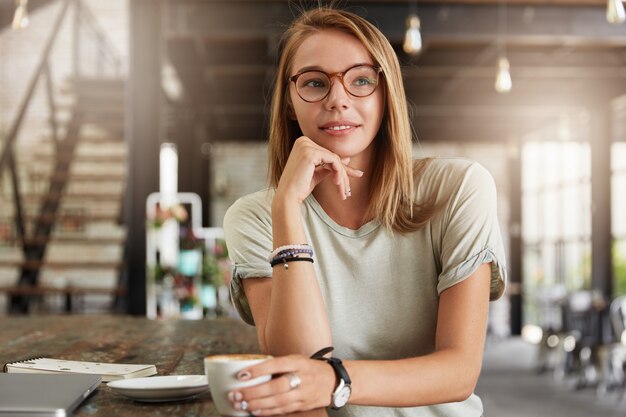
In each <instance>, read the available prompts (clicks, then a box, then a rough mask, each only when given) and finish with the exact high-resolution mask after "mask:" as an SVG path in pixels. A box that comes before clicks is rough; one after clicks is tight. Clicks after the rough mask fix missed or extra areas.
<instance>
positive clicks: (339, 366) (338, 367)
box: [322, 358, 352, 385]
mask: <svg viewBox="0 0 626 417" xmlns="http://www.w3.org/2000/svg"><path fill="white" fill-rule="evenodd" d="M322 359H323V360H325V361H326V362H328V363H329V364H330V365H331V366H332V367H333V369H334V370H335V375H336V376H337V379H339V378H341V379H343V382H344V383H345V384H346V385H350V384H351V383H352V381H351V380H350V376H348V371H346V368H345V366H343V363H342V362H341V359H339V358H322Z"/></svg>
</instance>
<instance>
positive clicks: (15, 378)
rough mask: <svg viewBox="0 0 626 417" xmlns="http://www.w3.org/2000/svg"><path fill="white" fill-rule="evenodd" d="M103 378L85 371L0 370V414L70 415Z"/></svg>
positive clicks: (56, 416) (55, 416) (21, 415)
mask: <svg viewBox="0 0 626 417" xmlns="http://www.w3.org/2000/svg"><path fill="white" fill-rule="evenodd" d="M101 379H102V378H101V377H100V376H99V375H83V374H60V375H54V374H6V373H0V416H3V417H4V416H12V417H15V416H19V417H47V416H50V417H66V416H67V417H69V416H71V415H72V412H73V411H74V409H75V408H76V407H78V405H79V404H80V403H81V402H82V401H83V400H84V399H85V398H87V397H88V396H89V395H90V394H91V393H92V392H94V391H95V390H96V389H97V388H98V386H99V385H100V380H101Z"/></svg>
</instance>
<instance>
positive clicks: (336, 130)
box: [320, 125, 359, 134]
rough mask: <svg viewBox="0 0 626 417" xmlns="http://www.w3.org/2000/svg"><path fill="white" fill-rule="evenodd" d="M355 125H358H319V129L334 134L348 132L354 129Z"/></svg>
mask: <svg viewBox="0 0 626 417" xmlns="http://www.w3.org/2000/svg"><path fill="white" fill-rule="evenodd" d="M357 127H359V125H337V126H322V127H320V129H321V130H323V131H325V132H327V133H330V134H336V133H343V132H349V131H351V130H354V129H356V128H357Z"/></svg>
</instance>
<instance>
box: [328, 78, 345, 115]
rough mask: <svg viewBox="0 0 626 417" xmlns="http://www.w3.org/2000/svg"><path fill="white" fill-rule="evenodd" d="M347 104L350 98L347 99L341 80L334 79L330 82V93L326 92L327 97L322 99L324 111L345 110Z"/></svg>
mask: <svg viewBox="0 0 626 417" xmlns="http://www.w3.org/2000/svg"><path fill="white" fill-rule="evenodd" d="M349 103H350V97H348V92H347V91H346V89H345V88H344V87H343V83H342V82H341V79H339V78H335V79H334V80H332V81H331V84H330V91H329V92H328V96H327V97H326V98H325V99H324V105H325V107H326V109H327V110H334V109H338V108H341V109H345V108H347V107H348V105H349Z"/></svg>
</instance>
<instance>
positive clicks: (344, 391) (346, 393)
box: [334, 385, 352, 408]
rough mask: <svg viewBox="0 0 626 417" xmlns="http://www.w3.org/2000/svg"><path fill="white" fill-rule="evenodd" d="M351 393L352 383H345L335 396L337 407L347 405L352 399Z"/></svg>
mask: <svg viewBox="0 0 626 417" xmlns="http://www.w3.org/2000/svg"><path fill="white" fill-rule="evenodd" d="M351 393H352V388H350V385H344V386H343V388H341V389H340V390H339V392H337V393H336V394H335V398H334V403H335V407H337V408H339V407H343V406H344V405H346V404H347V403H348V400H349V399H350V394H351Z"/></svg>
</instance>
